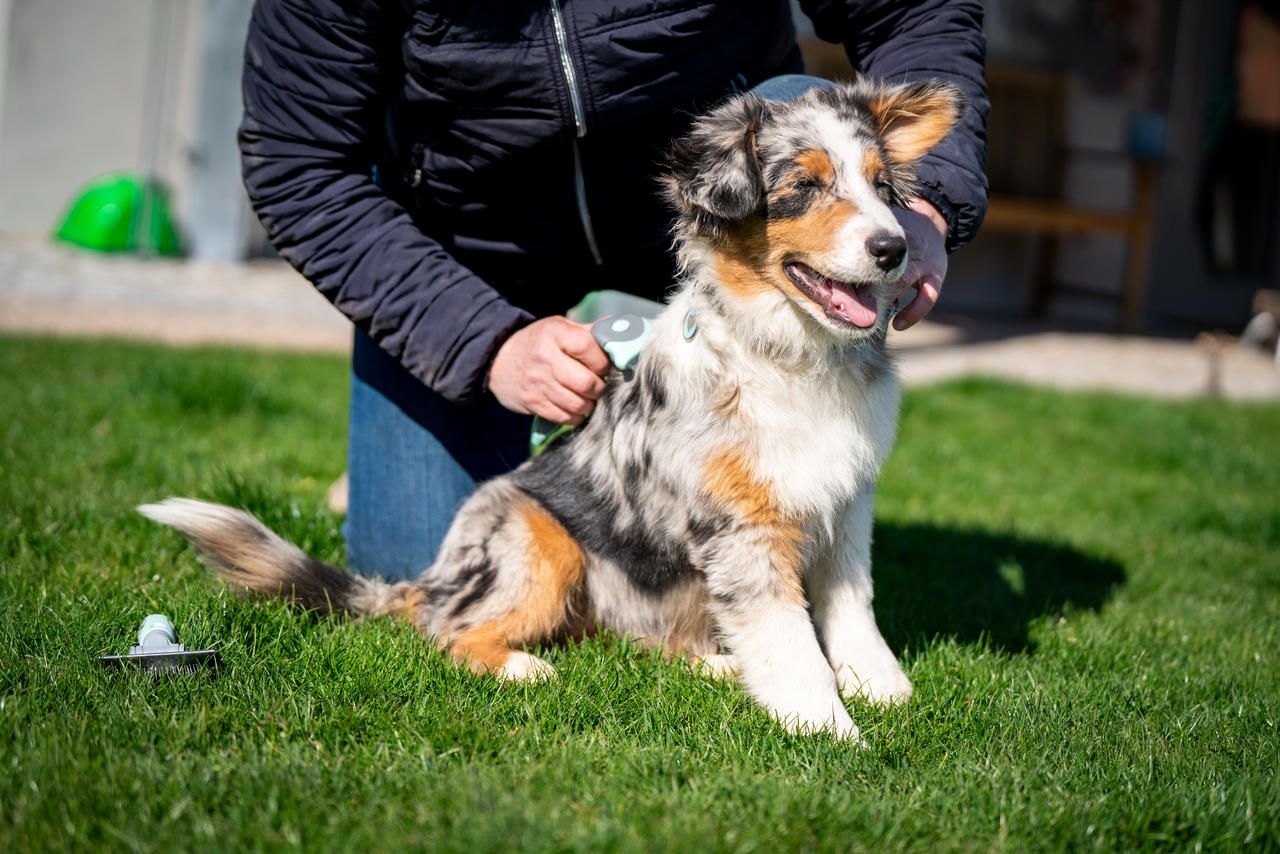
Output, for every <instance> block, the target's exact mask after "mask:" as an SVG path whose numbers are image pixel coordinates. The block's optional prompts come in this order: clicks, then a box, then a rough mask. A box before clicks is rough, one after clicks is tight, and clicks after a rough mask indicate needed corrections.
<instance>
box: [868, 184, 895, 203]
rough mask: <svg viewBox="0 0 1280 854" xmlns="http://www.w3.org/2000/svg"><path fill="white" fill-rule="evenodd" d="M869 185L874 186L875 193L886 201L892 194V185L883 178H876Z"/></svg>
mask: <svg viewBox="0 0 1280 854" xmlns="http://www.w3.org/2000/svg"><path fill="white" fill-rule="evenodd" d="M871 186H872V187H874V188H875V191H876V195H877V196H879V197H880V198H882V199H885V200H886V201H887V200H888V199H889V198H890V197H891V196H892V195H893V187H892V186H890V184H889V182H888V181H886V180H885V179H884V178H877V179H876V180H875V181H874V182H873V183H872V185H871Z"/></svg>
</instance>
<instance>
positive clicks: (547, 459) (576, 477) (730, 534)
mask: <svg viewBox="0 0 1280 854" xmlns="http://www.w3.org/2000/svg"><path fill="white" fill-rule="evenodd" d="M704 296H705V293H704V294H703V295H702V296H700V292H699V289H698V288H697V287H696V286H690V287H686V289H685V290H684V291H682V292H681V293H680V294H678V295H677V296H676V297H675V298H674V300H673V302H672V304H671V305H670V306H669V307H668V308H667V309H665V310H664V311H663V313H662V314H661V315H660V316H659V318H658V319H657V320H656V321H655V324H654V333H653V337H652V338H651V339H650V341H649V343H648V344H647V345H646V349H645V353H644V355H643V356H642V360H641V363H640V365H639V367H638V368H637V369H636V371H635V374H634V375H633V376H632V377H630V378H623V377H620V376H614V377H613V378H612V379H611V381H610V387H609V389H608V391H607V392H606V395H605V397H604V398H603V399H602V401H601V403H600V406H599V408H598V409H597V412H596V414H595V415H594V416H593V418H592V420H591V421H590V422H588V424H587V426H586V427H585V428H583V429H582V430H580V431H579V432H578V433H577V434H576V435H574V436H573V437H572V438H571V439H570V440H568V441H567V442H566V443H565V445H564V446H563V447H558V448H556V449H554V450H553V451H552V452H549V453H548V454H546V455H544V457H541V458H538V459H537V460H534V461H531V462H530V463H529V464H526V465H525V466H524V467H522V468H521V469H520V470H519V471H517V472H516V473H515V475H514V479H515V481H516V483H517V484H518V485H520V486H521V487H522V488H523V489H525V490H527V491H528V492H529V493H530V494H532V495H533V496H534V497H535V498H537V499H538V500H539V501H540V502H541V503H542V504H543V505H544V506H545V507H546V508H547V509H548V510H549V511H550V512H551V513H552V515H554V516H555V517H556V518H557V519H558V520H559V521H560V522H561V523H562V524H563V525H564V526H565V528H566V529H567V530H568V531H569V532H570V533H571V535H572V536H573V537H574V539H575V540H577V541H578V542H579V544H581V545H582V547H583V549H584V552H585V553H586V555H587V562H588V572H587V576H588V580H587V585H588V594H589V595H588V599H589V606H590V609H591V611H592V613H593V614H594V615H595V616H596V617H597V618H598V619H600V621H601V622H603V623H605V624H607V625H612V626H614V627H615V628H617V629H622V630H625V631H628V632H631V633H634V634H636V635H641V636H648V637H664V638H666V639H667V640H668V641H669V642H670V641H678V643H677V645H678V646H681V647H684V648H686V649H691V650H695V651H697V650H699V649H704V650H705V649H709V648H712V647H713V641H712V639H711V627H710V624H709V620H708V618H707V614H706V608H705V599H706V596H707V595H708V594H707V590H706V585H705V581H704V579H703V578H702V573H701V569H702V567H703V566H704V565H705V562H706V561H707V560H709V559H713V558H714V556H715V555H717V554H719V555H723V554H724V552H725V550H726V549H728V548H732V547H733V544H734V543H735V542H736V541H737V540H739V539H742V538H746V537H750V536H755V535H756V533H757V532H756V530H755V529H757V528H759V526H760V523H761V521H762V520H761V518H760V516H761V515H762V514H763V515H766V516H767V517H768V520H767V521H768V524H773V525H779V524H784V525H791V526H794V527H795V529H796V530H797V531H798V532H800V533H801V534H802V535H803V539H804V541H805V546H804V550H805V554H806V556H807V557H808V558H810V559H811V558H812V556H813V555H814V554H815V553H816V552H818V551H821V550H822V549H825V548H826V546H827V545H828V544H829V543H830V541H831V539H832V536H833V532H834V529H835V527H836V525H837V524H838V523H839V520H840V519H841V517H842V515H843V514H844V510H845V507H846V505H847V504H848V503H849V502H850V501H852V500H854V498H855V497H856V496H858V495H859V494H860V493H865V492H867V491H868V490H870V489H871V488H872V487H873V484H874V482H875V477H876V473H877V470H878V468H879V465H880V462H881V461H882V460H883V458H884V457H885V456H886V455H887V453H888V451H889V449H890V446H891V444H892V440H893V433H894V427H895V422H896V409H897V394H898V385H897V379H896V377H895V375H894V373H893V370H892V367H891V366H890V365H889V363H888V360H887V358H886V357H885V356H884V354H883V351H882V349H881V348H879V347H878V346H870V345H863V349H859V350H844V351H836V350H830V351H828V350H824V349H823V348H821V347H814V346H813V342H812V341H810V340H808V336H809V335H810V334H811V330H809V329H808V328H807V327H806V324H805V322H804V320H803V318H799V317H796V316H795V313H794V312H792V311H791V310H790V309H789V307H787V306H785V305H778V306H777V309H778V310H779V311H780V312H783V313H785V314H790V315H792V317H793V321H794V328H792V329H790V330H788V331H789V332H791V333H793V334H795V335H796V336H799V340H797V341H796V345H797V346H796V347H795V348H794V353H793V354H784V353H779V352H776V348H775V349H774V350H769V349H767V348H766V349H761V347H760V346H759V345H758V344H757V343H753V341H752V340H751V338H750V335H747V334H744V330H743V329H742V328H740V327H739V326H738V324H737V323H736V322H735V320H734V318H733V317H731V316H730V315H729V314H728V313H727V311H731V309H726V308H725V307H724V306H723V305H717V304H715V303H714V301H708V300H707V299H704V298H703V297H704ZM690 309H693V310H694V311H695V318H696V319H697V325H698V329H697V332H696V334H695V335H694V336H693V337H692V339H686V338H685V336H684V334H683V331H684V328H685V318H686V316H687V314H688V312H689V310H690ZM759 309H760V307H759V306H755V307H752V316H759V315H758V313H757V312H758V311H759ZM784 317H785V315H784ZM781 322H783V323H784V324H785V323H786V322H787V321H786V320H785V319H784V320H783V321H781ZM776 334H777V330H772V331H771V333H770V339H769V340H776V339H775V338H774V336H776ZM815 352H817V353H825V355H824V356H822V357H821V358H814V357H813V355H812V354H814V353H815ZM791 355H795V356H797V357H798V358H790V356H791ZM726 483H728V484H729V485H728V486H727V487H726V486H725V484H726ZM726 489H727V490H729V491H730V492H731V494H729V495H726ZM744 502H746V505H748V506H744ZM744 569H745V568H744ZM802 572H803V570H802ZM675 636H679V637H678V638H677V637H675Z"/></svg>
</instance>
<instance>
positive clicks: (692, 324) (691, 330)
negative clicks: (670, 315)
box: [681, 308, 698, 341]
mask: <svg viewBox="0 0 1280 854" xmlns="http://www.w3.org/2000/svg"><path fill="white" fill-rule="evenodd" d="M681 331H682V332H683V333H684V340H686V341H692V340H693V336H695V335H697V334H698V310H697V309H696V308H691V309H689V313H688V314H686V315H685V316H684V328H683V329H682V330H681Z"/></svg>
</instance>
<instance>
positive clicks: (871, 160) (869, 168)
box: [862, 147, 884, 187]
mask: <svg viewBox="0 0 1280 854" xmlns="http://www.w3.org/2000/svg"><path fill="white" fill-rule="evenodd" d="M862 174H863V175H865V176H866V178H867V183H868V184H870V185H871V186H873V187H874V186H875V184H876V181H879V180H880V176H881V175H882V174H884V158H883V157H881V156H880V151H879V149H876V148H871V147H868V148H867V151H866V153H865V154H863V155H862Z"/></svg>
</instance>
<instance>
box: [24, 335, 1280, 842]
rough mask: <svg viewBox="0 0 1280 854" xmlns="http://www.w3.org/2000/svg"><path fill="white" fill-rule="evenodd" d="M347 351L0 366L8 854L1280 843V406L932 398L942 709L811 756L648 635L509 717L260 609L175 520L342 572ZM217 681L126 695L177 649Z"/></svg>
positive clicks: (497, 694)
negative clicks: (656, 649) (180, 508)
mask: <svg viewBox="0 0 1280 854" xmlns="http://www.w3.org/2000/svg"><path fill="white" fill-rule="evenodd" d="M346 382H347V380H346V374H345V370H344V365H343V363H342V361H341V360H340V359H336V358H332V357H321V356H300V355H281V354H275V353H254V352H245V351H234V350H169V349H164V348H159V347H152V346H145V345H135V344H124V343H118V342H100V341H92V342H71V341H57V340H48V339H40V338H23V337H17V338H3V339H0V400H2V401H3V403H2V404H0V433H2V434H3V445H2V447H0V763H2V765H3V773H0V818H2V820H0V850H2V851H40V850H83V849H110V850H113V851H152V850H157V851H185V850H192V849H199V850H242V849H253V850H273V849H281V848H306V849H308V850H343V851H382V850H395V851H401V850H405V849H415V848H422V849H431V850H451V851H478V850H501V851H507V850H529V851H545V850H556V851H561V850H582V849H589V850H599V849H604V850H634V849H645V850H690V851H774V850H795V849H804V850H835V851H847V850H869V851H884V850H898V849H903V850H912V851H920V850H930V851H944V850H961V851H969V850H991V849H997V850H1014V851H1024V850H1080V849H1103V850H1117V849H1119V850H1130V849H1139V848H1149V849H1176V850H1183V849H1199V848H1200V847H1203V848H1205V849H1209V850H1232V849H1242V848H1247V849H1252V850H1267V849H1271V850H1275V849H1277V848H1280V774H1278V773H1277V772H1278V769H1280V738H1278V737H1277V731H1276V727H1277V723H1278V722H1280V405H1275V404H1266V405H1242V404H1228V403H1222V402H1216V401H1201V402H1191V403H1166V402H1155V401H1149V400H1144V399H1138V398H1126V397H1117V396H1098V395H1085V394H1062V393H1056V392H1049V391H1038V390H1030V389H1026V388H1021V387H1017V386H1011V385H1004V384H998V383H992V382H976V381H975V382H963V383H955V384H948V385H944V386H938V387H933V388H927V389H919V390H914V391H912V392H911V393H909V394H908V395H907V397H906V401H905V405H904V412H903V420H902V427H901V435H900V440H899V444H898V447H897V450H896V451H895V453H894V456H893V458H892V460H891V462H890V463H889V465H888V467H887V470H886V471H885V473H884V476H883V478H882V482H881V490H880V496H879V506H878V513H879V517H878V522H877V534H876V545H875V577H876V583H877V612H878V614H879V617H880V620H881V626H882V628H883V630H884V633H885V635H886V637H887V638H888V640H889V642H890V644H891V646H893V648H894V649H895V651H897V652H898V653H899V654H900V655H901V657H902V660H903V663H904V666H905V667H906V669H907V672H908V674H909V675H910V677H911V678H912V680H913V682H914V684H915V696H914V698H913V699H912V701H911V703H910V704H909V705H908V706H907V707H905V708H896V709H888V710H885V709H875V708H870V707H867V706H865V705H862V704H856V703H855V704H854V705H853V708H852V711H853V714H854V718H855V720H857V721H858V723H859V724H860V726H861V728H862V732H863V734H864V735H865V737H866V739H867V741H868V742H869V747H868V748H867V749H865V750H861V751H859V750H857V749H854V748H852V747H849V746H846V745H842V744H836V743H834V742H832V741H831V740H830V739H828V738H825V737H798V736H789V735H786V734H785V733H783V732H781V731H780V730H779V728H778V727H777V726H775V725H774V724H773V723H772V722H771V721H770V720H769V719H768V718H767V716H766V715H764V714H763V713H762V712H760V711H759V710H758V709H756V708H755V707H754V706H753V704H752V703H751V702H750V701H749V700H747V699H746V698H745V697H744V696H743V694H742V693H741V691H740V690H738V689H737V688H735V687H734V686H732V685H724V684H718V683H713V682H710V681H707V680H705V679H703V678H700V677H699V676H698V675H697V674H695V673H694V672H692V671H691V670H690V669H689V668H688V667H686V666H684V665H681V664H674V663H667V662H664V661H662V660H661V658H660V657H659V656H657V655H655V654H652V653H648V652H645V651H643V650H640V649H637V648H636V647H634V646H632V645H628V643H627V642H626V641H625V640H624V639H619V638H616V637H608V636H606V637H600V638H596V639H593V640H591V641H588V642H585V643H583V644H581V645H577V646H568V647H563V648H553V649H548V650H544V651H542V652H541V653H540V654H542V655H544V656H545V657H546V658H548V659H549V660H551V661H552V662H553V663H554V664H555V665H556V666H557V667H558V668H559V670H560V672H561V674H562V677H563V678H562V679H561V680H560V681H558V682H556V683H552V684H540V685H534V686H529V687H500V686H499V685H497V684H495V682H493V681H492V680H486V679H481V678H477V677H474V676H471V675H469V674H467V673H465V672H459V671H458V670H455V669H454V668H452V667H451V666H450V665H449V664H448V663H447V662H446V660H445V659H444V657H443V656H442V655H440V654H439V653H437V652H435V651H434V650H432V649H430V648H428V647H427V645H426V644H425V643H423V642H422V641H421V640H420V639H419V638H417V637H416V636H415V635H414V633H413V632H412V631H411V630H410V629H409V628H407V627H406V626H404V625H402V624H400V623H397V622H393V621H392V620H390V619H372V620H365V621H352V620H345V619H327V618H324V619H322V618H316V617H315V616H312V615H307V614H301V613H297V612H294V611H291V610H289V609H287V608H285V607H283V606H281V605H278V604H275V603H272V602H263V601H253V600H246V599H243V598H240V597H238V596H236V595H232V594H230V593H229V592H228V591H227V590H226V589H224V588H223V587H221V586H219V584H218V583H216V582H215V581H214V579H213V578H211V577H210V576H209V575H208V574H207V573H206V571H205V570H203V569H202V568H201V567H200V565H199V564H198V563H197V562H196V560H195V555H194V553H193V552H192V551H191V550H190V549H189V548H188V547H186V546H185V545H184V544H183V543H182V541H181V540H180V539H179V538H178V537H177V536H176V535H175V534H174V533H173V532H172V531H169V530H167V529H163V528H160V527H159V526H156V525H153V524H151V523H149V522H147V521H146V520H144V519H142V518H141V517H139V516H138V515H137V514H135V513H133V511H132V507H133V506H134V505H136V504H138V503H140V502H143V501H149V500H154V499H157V498H161V497H164V496H166V495H171V494H174V495H190V496H198V497H205V498H213V499H216V500H223V501H230V502H232V503H237V504H240V505H242V506H245V507H248V508H249V509H251V510H253V511H255V512H257V513H259V514H260V515H261V516H262V517H263V518H264V520H265V521H267V522H268V524H271V525H272V526H274V527H276V528H277V530H279V531H280V532H281V533H283V534H284V535H286V536H288V537H290V538H292V539H294V540H295V541H296V542H298V543H299V544H300V545H302V546H303V547H304V548H306V549H308V550H309V551H311V552H313V553H315V554H317V555H318V556H320V557H322V558H325V559H329V560H335V561H341V560H342V556H343V545H342V539H341V536H340V533H339V523H340V520H339V519H338V518H337V517H335V516H334V515H332V514H331V513H330V512H329V511H327V510H326V509H324V506H323V495H324V491H325V489H326V488H327V486H328V484H329V483H330V482H331V481H332V480H333V479H334V478H335V477H336V476H337V475H338V474H339V473H340V472H341V471H342V469H343V465H344V463H343V454H344V441H345V406H346V394H347V391H346ZM153 611H161V612H164V613H167V614H169V615H170V616H171V617H172V618H173V620H174V622H175V623H176V624H177V627H178V631H179V635H180V637H179V639H180V640H181V641H184V642H185V643H187V644H188V646H192V647H203V646H217V647H218V648H219V649H221V651H222V655H223V659H224V661H225V665H226V666H225V669H224V670H223V671H222V672H221V673H220V674H218V675H216V676H212V677H207V676H195V677H182V678H173V679H165V680H160V681H156V680H152V679H149V678H147V677H146V676H144V675H140V674H125V675H109V674H107V673H105V672H103V671H102V670H101V669H100V668H99V666H98V665H97V663H96V662H95V660H94V659H95V656H98V655H102V654H107V653H119V652H124V651H126V649H127V647H128V645H129V643H130V638H131V636H132V634H133V633H134V631H135V630H136V628H137V625H138V623H139V622H140V620H141V618H142V617H143V616H145V615H146V614H148V613H151V612H153Z"/></svg>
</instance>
